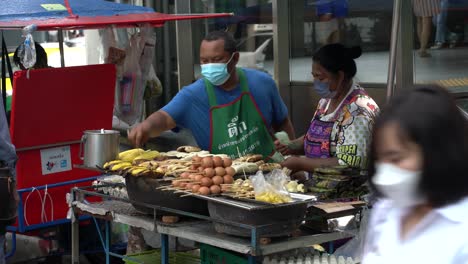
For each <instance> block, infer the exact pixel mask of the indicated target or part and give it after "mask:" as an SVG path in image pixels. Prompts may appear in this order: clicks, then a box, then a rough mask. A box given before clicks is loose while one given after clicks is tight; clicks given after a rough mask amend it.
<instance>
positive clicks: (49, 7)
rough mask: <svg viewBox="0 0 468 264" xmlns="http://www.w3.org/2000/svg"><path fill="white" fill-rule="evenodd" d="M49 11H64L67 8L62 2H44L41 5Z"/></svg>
mask: <svg viewBox="0 0 468 264" xmlns="http://www.w3.org/2000/svg"><path fill="white" fill-rule="evenodd" d="M41 6H42V7H43V8H44V9H45V10H47V11H64V10H67V8H66V7H65V6H63V5H62V4H42V5H41Z"/></svg>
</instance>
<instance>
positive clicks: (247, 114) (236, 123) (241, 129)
mask: <svg viewBox="0 0 468 264" xmlns="http://www.w3.org/2000/svg"><path fill="white" fill-rule="evenodd" d="M237 74H238V76H239V80H240V86H241V94H240V96H239V97H238V98H237V99H235V100H234V101H232V102H230V103H228V104H223V105H218V103H217V101H216V95H215V92H214V87H213V85H212V84H211V83H210V82H209V81H208V80H206V79H205V88H206V91H207V93H208V99H209V103H210V145H209V146H210V147H209V150H210V152H211V153H213V154H227V155H229V156H230V157H231V158H238V157H239V154H240V155H241V156H244V155H246V154H261V155H263V158H264V159H267V158H269V157H270V156H272V155H273V154H274V153H275V145H274V143H273V139H272V136H271V134H270V132H269V131H268V129H267V126H266V122H265V119H264V118H263V115H262V113H261V112H260V110H259V108H258V106H257V104H256V103H255V100H254V99H253V97H252V95H251V94H250V91H249V87H248V86H247V79H246V77H245V74H244V71H243V70H241V69H237Z"/></svg>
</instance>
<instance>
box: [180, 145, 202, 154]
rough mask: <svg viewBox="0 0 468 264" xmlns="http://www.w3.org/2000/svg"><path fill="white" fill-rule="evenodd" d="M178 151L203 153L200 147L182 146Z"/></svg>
mask: <svg viewBox="0 0 468 264" xmlns="http://www.w3.org/2000/svg"><path fill="white" fill-rule="evenodd" d="M177 151H179V152H186V153H192V152H199V151H201V149H200V148H199V147H193V146H181V147H178V148H177Z"/></svg>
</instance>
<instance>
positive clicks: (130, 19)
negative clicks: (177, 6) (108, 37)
mask: <svg viewBox="0 0 468 264" xmlns="http://www.w3.org/2000/svg"><path fill="white" fill-rule="evenodd" d="M227 16H232V13H216V14H187V15H177V14H164V13H157V12H155V13H142V14H127V15H121V16H95V17H87V16H81V17H80V16H77V17H71V16H70V17H66V18H56V19H46V20H27V21H23V20H16V21H8V22H5V21H0V29H19V28H23V27H25V26H27V25H31V24H35V25H37V30H54V29H76V28H83V29H97V28H103V27H106V26H108V25H116V26H118V27H135V26H138V25H141V24H151V25H152V26H154V27H161V26H163V25H164V22H166V21H175V20H188V19H202V18H217V17H227Z"/></svg>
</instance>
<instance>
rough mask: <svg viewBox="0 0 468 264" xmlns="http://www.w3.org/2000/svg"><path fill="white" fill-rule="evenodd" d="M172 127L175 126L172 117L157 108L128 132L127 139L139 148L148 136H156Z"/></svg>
mask: <svg viewBox="0 0 468 264" xmlns="http://www.w3.org/2000/svg"><path fill="white" fill-rule="evenodd" d="M174 127H176V123H175V121H174V119H172V117H171V116H170V115H169V114H168V113H166V112H164V111H162V110H159V111H157V112H154V113H152V114H151V115H150V116H149V117H148V118H147V119H146V120H145V121H143V122H142V123H140V124H138V125H137V126H136V127H134V128H133V129H132V131H130V133H128V140H130V142H132V144H133V145H134V146H135V147H137V148H140V147H141V146H142V145H143V144H145V143H146V141H148V139H149V138H150V137H157V136H159V135H160V134H161V133H162V132H164V131H166V130H169V129H173V128H174Z"/></svg>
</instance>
